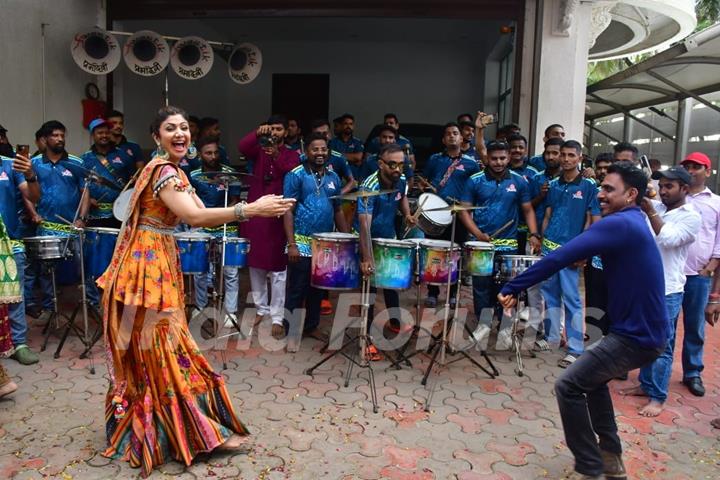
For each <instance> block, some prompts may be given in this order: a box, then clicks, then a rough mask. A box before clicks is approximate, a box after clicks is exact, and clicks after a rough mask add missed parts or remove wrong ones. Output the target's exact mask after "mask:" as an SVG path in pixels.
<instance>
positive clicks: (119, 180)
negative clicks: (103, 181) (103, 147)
mask: <svg viewBox="0 0 720 480" xmlns="http://www.w3.org/2000/svg"><path fill="white" fill-rule="evenodd" d="M95 157H96V158H97V159H98V160H99V161H100V163H102V166H103V167H105V170H107V171H108V173H110V175H112V176H113V178H114V179H115V181H116V182H117V183H118V184H119V185H120V186H122V185H124V184H125V182H124V181H123V179H122V178H120V177H119V176H118V173H117V172H116V171H115V169H114V168H113V167H112V165H111V164H110V162H108V160H107V158H106V157H105V156H103V155H99V154H97V153H96V154H95Z"/></svg>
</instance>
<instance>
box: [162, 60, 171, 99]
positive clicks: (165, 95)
mask: <svg viewBox="0 0 720 480" xmlns="http://www.w3.org/2000/svg"><path fill="white" fill-rule="evenodd" d="M168 77H169V75H168V68H167V67H165V88H164V90H163V97H165V106H166V107H167V106H168V105H170V92H169V89H168V85H169V82H168Z"/></svg>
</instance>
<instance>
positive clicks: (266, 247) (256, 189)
mask: <svg viewBox="0 0 720 480" xmlns="http://www.w3.org/2000/svg"><path fill="white" fill-rule="evenodd" d="M238 150H240V153H242V154H243V155H245V157H247V158H248V159H249V160H252V161H253V176H252V177H250V178H249V180H248V184H249V185H250V190H249V191H248V202H253V201H255V200H257V199H258V198H260V197H262V196H263V195H269V194H276V195H282V194H283V180H284V178H285V174H286V173H287V172H289V171H290V170H292V169H293V168H295V167H297V166H298V165H299V164H300V157H299V156H298V153H297V152H296V151H294V150H289V149H287V148H286V147H285V145H281V146H280V147H279V154H278V157H277V158H276V159H274V160H273V159H272V157H270V156H268V155H266V154H265V152H263V150H262V148H260V144H259V143H258V141H257V135H256V134H255V132H254V131H253V132H250V133H249V134H247V135H246V136H245V137H243V138H242V139H241V140H240V142H238ZM240 225H241V232H242V236H243V237H245V238H247V239H248V240H250V253H249V254H248V266H250V267H253V268H261V269H263V270H271V271H273V272H280V271H282V270H285V268H286V267H287V255H285V244H286V238H285V230H284V228H283V219H282V217H280V218H251V219H250V220H249V221H248V222H245V223H241V224H240Z"/></svg>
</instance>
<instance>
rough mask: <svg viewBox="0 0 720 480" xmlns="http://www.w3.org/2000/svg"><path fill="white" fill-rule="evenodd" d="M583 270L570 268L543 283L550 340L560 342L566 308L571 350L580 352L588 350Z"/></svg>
mask: <svg viewBox="0 0 720 480" xmlns="http://www.w3.org/2000/svg"><path fill="white" fill-rule="evenodd" d="M579 277H580V270H579V269H578V268H573V267H566V268H563V269H562V270H560V271H559V272H558V273H556V274H555V275H553V276H552V277H550V278H548V279H547V280H546V281H545V283H543V286H542V294H543V298H544V299H545V307H546V308H547V310H546V314H545V315H546V317H545V335H546V336H547V341H548V343H550V344H552V345H559V344H560V314H561V312H562V309H564V311H565V333H566V335H567V343H568V353H569V354H571V355H580V354H581V353H583V351H584V350H585V344H584V340H583V335H584V332H583V326H584V324H585V317H584V314H583V307H582V303H581V301H580V284H579V283H578V282H579Z"/></svg>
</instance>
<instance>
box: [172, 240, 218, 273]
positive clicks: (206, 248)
mask: <svg viewBox="0 0 720 480" xmlns="http://www.w3.org/2000/svg"><path fill="white" fill-rule="evenodd" d="M173 236H174V237H175V241H176V242H177V245H178V251H179V252H180V269H181V270H182V272H183V273H185V274H188V275H190V274H199V273H207V271H208V270H209V267H210V260H209V253H210V242H211V240H212V236H210V235H208V234H207V233H200V232H181V233H176V234H174V235H173Z"/></svg>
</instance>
